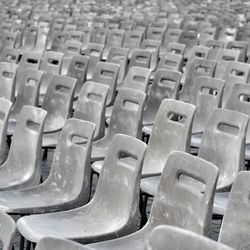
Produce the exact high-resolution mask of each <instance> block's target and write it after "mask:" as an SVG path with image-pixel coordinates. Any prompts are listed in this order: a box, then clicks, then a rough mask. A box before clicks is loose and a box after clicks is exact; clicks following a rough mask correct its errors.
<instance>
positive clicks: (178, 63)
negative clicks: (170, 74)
mask: <svg viewBox="0 0 250 250" xmlns="http://www.w3.org/2000/svg"><path fill="white" fill-rule="evenodd" d="M181 67H182V56H181V55H178V54H173V53H165V54H163V55H162V57H161V59H160V61H159V63H158V66H157V69H168V70H176V71H181Z"/></svg>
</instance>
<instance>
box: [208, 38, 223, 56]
mask: <svg viewBox="0 0 250 250" xmlns="http://www.w3.org/2000/svg"><path fill="white" fill-rule="evenodd" d="M224 45H225V44H224V42H223V41H218V40H208V41H207V42H206V45H205V46H206V47H208V48H210V50H209V53H208V59H209V60H216V58H217V56H218V53H219V51H220V49H223V48H224Z"/></svg>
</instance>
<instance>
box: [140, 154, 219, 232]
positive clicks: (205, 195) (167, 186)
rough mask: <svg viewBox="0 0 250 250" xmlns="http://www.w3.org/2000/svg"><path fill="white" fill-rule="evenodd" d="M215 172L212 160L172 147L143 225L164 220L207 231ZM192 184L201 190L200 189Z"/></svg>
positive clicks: (189, 228)
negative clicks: (175, 149) (146, 219)
mask: <svg viewBox="0 0 250 250" xmlns="http://www.w3.org/2000/svg"><path fill="white" fill-rule="evenodd" d="M184 162H185V164H183V163H184ZM218 175H219V170H218V168H217V167H216V166H215V165H213V164H212V163H210V162H207V161H205V160H203V159H201V158H198V157H195V156H193V155H191V154H188V153H185V152H181V151H173V152H172V153H171V154H170V155H169V157H168V159H167V162H166V164H165V167H164V169H163V172H162V174H161V178H160V183H159V185H158V188H157V191H156V195H155V197H154V201H153V204H152V209H151V213H150V216H149V219H148V222H147V224H146V225H145V227H149V228H151V229H152V228H154V227H156V226H158V225H161V224H166V225H171V226H177V227H180V228H182V229H186V230H189V231H192V232H194V233H198V234H205V235H208V234H209V232H210V230H209V229H210V228H209V227H210V224H211V218H212V207H213V198H214V192H215V187H216V183H217V179H218ZM187 179H188V180H189V181H188V182H187V181H186V180H187ZM196 184H197V185H202V186H203V187H204V190H203V191H202V192H201V191H200V190H199V189H197V188H196V186H195V185H196Z"/></svg>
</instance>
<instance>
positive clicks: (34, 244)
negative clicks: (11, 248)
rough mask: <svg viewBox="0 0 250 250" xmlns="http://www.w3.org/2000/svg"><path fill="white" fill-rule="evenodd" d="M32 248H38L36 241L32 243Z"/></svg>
mask: <svg viewBox="0 0 250 250" xmlns="http://www.w3.org/2000/svg"><path fill="white" fill-rule="evenodd" d="M32 249H33V250H35V249H36V243H34V242H33V243H32Z"/></svg>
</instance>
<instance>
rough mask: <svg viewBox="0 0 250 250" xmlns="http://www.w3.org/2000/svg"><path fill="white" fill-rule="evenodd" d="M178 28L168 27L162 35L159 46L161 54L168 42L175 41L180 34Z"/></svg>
mask: <svg viewBox="0 0 250 250" xmlns="http://www.w3.org/2000/svg"><path fill="white" fill-rule="evenodd" d="M181 32H182V31H181V30H180V29H171V28H170V29H168V30H167V31H166V33H165V36H164V37H163V44H162V48H161V54H163V53H166V49H167V47H168V45H169V44H170V43H177V42H178V40H179V37H180V35H181Z"/></svg>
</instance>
